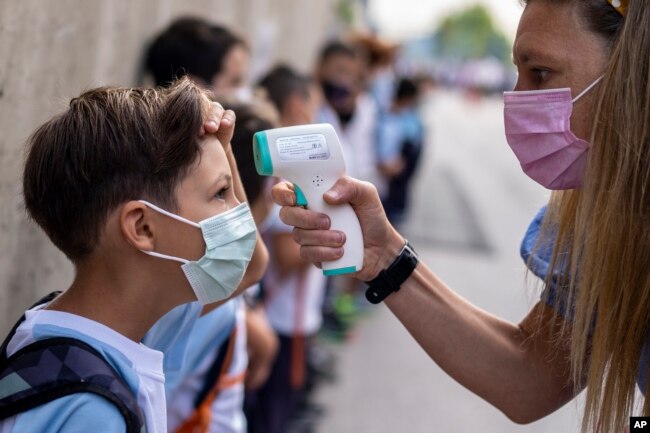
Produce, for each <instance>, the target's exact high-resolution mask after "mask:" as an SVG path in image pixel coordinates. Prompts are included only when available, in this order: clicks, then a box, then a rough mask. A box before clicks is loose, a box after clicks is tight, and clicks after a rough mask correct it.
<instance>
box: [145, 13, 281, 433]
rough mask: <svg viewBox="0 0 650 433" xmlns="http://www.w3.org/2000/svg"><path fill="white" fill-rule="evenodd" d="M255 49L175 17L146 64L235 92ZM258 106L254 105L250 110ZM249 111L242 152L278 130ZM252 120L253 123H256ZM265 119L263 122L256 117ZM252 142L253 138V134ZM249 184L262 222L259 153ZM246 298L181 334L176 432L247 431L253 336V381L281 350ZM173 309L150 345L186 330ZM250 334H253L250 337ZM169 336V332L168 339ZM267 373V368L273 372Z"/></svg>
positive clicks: (206, 314)
mask: <svg viewBox="0 0 650 433" xmlns="http://www.w3.org/2000/svg"><path fill="white" fill-rule="evenodd" d="M247 58H248V52H247V50H246V46H245V43H244V42H243V41H242V40H241V39H239V38H238V37H236V36H235V35H233V34H232V33H231V32H229V31H228V30H227V29H225V28H223V27H220V26H215V25H213V24H211V23H209V22H206V21H205V20H202V19H200V18H181V19H179V20H176V21H175V22H173V23H172V24H171V25H170V26H169V27H168V28H167V29H166V30H165V31H163V32H162V33H161V34H160V35H159V36H158V37H157V38H156V39H155V40H154V42H153V43H152V45H151V47H150V48H149V50H148V52H147V59H146V61H145V63H146V65H147V66H148V69H149V71H150V72H151V74H152V75H153V76H154V78H155V80H156V82H157V83H158V84H165V83H166V82H167V81H168V80H170V79H171V77H173V75H174V74H177V73H179V74H180V73H182V74H186V75H187V76H188V77H190V78H191V79H192V80H193V81H195V82H196V83H197V84H200V85H203V86H206V87H210V88H211V89H212V90H213V91H214V92H215V93H218V94H221V95H230V96H232V95H233V94H235V93H238V92H237V89H239V88H241V87H242V86H243V85H244V84H245V77H246V72H247V71H246V69H247ZM249 111H250V110H249ZM240 114H242V115H244V119H243V121H244V123H246V124H249V127H246V126H245V125H244V126H241V127H238V128H237V129H236V131H235V137H234V139H233V141H234V142H235V143H236V144H235V145H234V146H233V147H234V152H236V153H238V152H242V151H243V150H246V149H250V150H251V152H252V134H253V133H254V132H255V131H253V132H251V131H250V127H254V126H255V125H261V126H264V127H272V126H271V124H270V123H269V122H265V121H264V120H263V119H262V118H261V117H259V116H256V115H253V114H247V113H244V112H243V111H242V113H240ZM251 119H252V120H251ZM255 119H257V120H255ZM247 134H250V140H248V142H247V143H246V136H247ZM242 157H243V161H242V162H241V163H243V165H242V168H243V169H246V168H247V169H248V170H244V175H245V176H246V177H245V181H244V183H245V185H246V186H245V187H246V189H247V192H249V193H250V194H251V197H250V198H251V200H252V202H251V206H253V214H254V216H255V219H256V221H257V222H258V223H259V222H260V221H262V220H263V219H264V217H265V215H264V214H265V212H266V209H265V207H264V203H261V202H260V201H259V200H258V199H257V197H258V196H260V193H259V192H260V190H261V182H262V178H260V177H259V176H257V174H256V173H255V176H254V177H253V176H250V172H251V169H252V170H253V172H255V171H254V168H251V167H252V166H253V158H252V155H251V156H250V157H246V155H244V156H242ZM245 310H246V308H245V306H244V303H243V301H242V299H233V300H230V301H229V302H227V303H226V304H224V305H221V306H219V307H218V308H205V309H204V310H203V315H202V316H201V318H200V319H199V320H198V321H197V322H196V323H195V324H194V325H193V327H192V328H191V329H192V334H191V336H190V337H189V341H188V339H187V337H185V338H182V337H178V338H176V339H175V340H176V341H175V342H174V343H173V344H172V345H169V344H167V346H166V347H169V346H171V347H173V348H172V349H170V350H167V351H166V352H168V353H169V356H168V359H169V362H168V363H166V373H167V375H168V377H169V380H168V381H167V383H166V386H165V387H166V391H167V395H168V400H169V401H168V406H169V420H168V421H169V428H170V431H181V432H182V431H193V429H194V428H197V427H198V428H200V429H202V430H201V431H210V432H211V431H220V432H233V433H241V432H244V431H246V423H245V419H244V417H243V413H242V405H243V394H244V391H243V389H244V384H243V376H244V373H245V372H246V369H247V365H248V363H249V357H248V356H247V355H248V354H247V347H246V346H247V340H250V343H251V344H250V345H249V347H248V353H250V355H251V356H250V364H251V365H250V367H251V368H250V375H249V380H248V384H249V385H250V386H259V383H260V382H263V381H264V380H265V375H266V374H268V370H270V366H269V364H270V360H271V359H272V358H273V357H274V355H275V346H276V345H277V343H276V342H275V337H274V335H273V333H272V331H271V330H270V328H269V327H268V325H267V324H266V322H265V317H264V316H263V315H261V314H260V313H259V311H257V312H252V314H248V315H247V314H246V311H245ZM173 313H175V312H172V314H170V315H168V316H166V317H165V318H164V320H162V321H160V322H159V323H157V326H156V328H157V329H154V330H153V331H155V332H152V333H151V339H150V340H148V341H147V343H150V344H152V345H153V346H156V345H157V344H158V343H157V341H165V340H169V335H170V334H171V335H173V333H174V330H175V329H179V328H181V327H182V326H181V324H182V322H183V318H182V315H180V314H176V315H174V314H173ZM247 332H252V333H253V334H252V335H250V336H248V337H249V338H247ZM161 336H162V337H161ZM265 372H266V373H265Z"/></svg>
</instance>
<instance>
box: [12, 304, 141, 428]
mask: <svg viewBox="0 0 650 433" xmlns="http://www.w3.org/2000/svg"><path fill="white" fill-rule="evenodd" d="M57 295H58V292H57V293H51V294H50V295H48V296H46V297H45V298H43V299H41V301H39V302H38V303H36V304H35V305H34V307H35V306H37V305H40V304H43V303H46V302H49V301H51V300H52V299H54V298H55V297H56V296H57ZM34 307H32V308H34ZM24 320H25V316H24V315H23V317H22V318H21V319H20V320H19V321H18V322H17V323H16V325H15V326H14V327H13V329H12V330H11V332H10V333H9V336H8V337H7V338H6V340H5V341H4V343H3V344H2V346H0V420H3V419H6V418H9V417H11V416H14V415H17V414H19V413H21V412H26V411H28V410H30V409H33V408H35V407H38V406H40V405H43V404H45V403H49V402H51V401H53V400H56V399H58V398H61V397H65V396H68V395H72V394H75V393H80V392H88V393H92V394H96V395H99V396H101V397H104V398H105V399H107V400H108V401H109V402H111V403H112V404H113V405H115V407H117V409H118V410H119V412H120V413H121V414H122V416H123V417H124V421H125V423H126V427H127V430H126V431H127V433H144V432H145V431H146V430H145V423H144V416H143V415H142V411H141V410H140V407H139V406H138V402H137V398H136V396H134V395H133V392H132V391H131V389H130V388H129V386H128V385H127V384H126V382H125V381H124V379H123V378H122V377H121V376H120V375H119V373H118V372H117V371H115V369H114V368H113V367H112V366H111V365H110V364H109V363H108V361H106V359H104V357H103V356H102V355H101V354H100V353H99V352H98V351H97V350H95V349H94V348H93V347H91V346H90V345H88V344H86V343H84V342H83V341H80V340H77V339H75V338H67V337H55V338H47V339H44V340H39V341H36V342H34V343H31V344H28V345H27V346H25V347H23V348H22V349H20V350H18V351H17V352H16V353H14V354H12V355H11V356H9V357H7V345H8V343H9V341H11V339H12V338H13V336H14V334H15V332H16V329H18V327H19V326H20V324H21V323H22V322H23V321H24Z"/></svg>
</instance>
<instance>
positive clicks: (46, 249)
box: [0, 0, 336, 335]
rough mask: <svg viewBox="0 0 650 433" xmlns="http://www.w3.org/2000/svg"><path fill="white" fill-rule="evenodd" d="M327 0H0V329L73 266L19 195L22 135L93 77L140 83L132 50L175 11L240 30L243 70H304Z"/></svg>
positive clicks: (327, 23) (329, 11) (330, 24)
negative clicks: (246, 65) (247, 64)
mask: <svg viewBox="0 0 650 433" xmlns="http://www.w3.org/2000/svg"><path fill="white" fill-rule="evenodd" d="M334 3H335V1H334V0H56V1H45V0H0V335H4V334H5V333H6V332H7V330H8V329H9V327H10V325H11V324H12V323H13V322H14V321H15V320H16V319H17V318H18V317H19V316H20V314H21V313H22V311H23V310H24V309H25V308H26V307H27V306H28V305H29V304H30V303H32V302H33V301H34V300H35V299H36V298H37V297H38V296H40V295H41V294H45V293H48V292H50V291H52V290H60V289H65V288H66V287H67V286H68V284H69V283H70V281H71V279H72V277H73V270H72V267H71V266H70V264H69V263H68V261H67V260H66V259H65V257H64V256H63V255H62V254H60V253H59V252H58V250H56V248H54V247H53V246H52V245H51V243H50V242H49V240H48V239H47V238H46V237H45V236H44V234H43V233H42V232H41V230H40V229H39V228H38V227H36V226H35V225H33V224H32V223H30V222H29V221H28V220H27V218H26V216H25V212H24V209H23V204H22V198H21V181H20V179H21V171H22V164H23V158H24V152H23V144H24V142H25V140H26V139H27V137H28V136H29V134H30V133H31V132H32V131H33V130H34V129H35V128H36V127H37V126H38V125H39V124H41V123H42V122H44V121H45V120H47V119H48V118H49V117H51V116H52V115H53V114H55V113H56V112H58V111H61V110H62V109H64V107H65V106H66V104H67V101H68V100H69V98H71V97H73V96H75V95H77V94H79V93H80V92H81V91H82V90H84V89H86V88H92V87H96V86H98V85H136V84H137V83H139V82H141V78H142V77H141V73H140V57H141V54H142V51H143V47H144V46H145V44H146V43H147V41H149V40H150V39H151V38H152V36H153V35H155V34H156V33H157V32H158V31H159V30H161V29H162V28H164V27H165V26H166V25H167V24H168V23H169V22H170V20H172V19H173V18H175V17H177V16H179V15H198V16H201V17H205V18H207V19H210V20H213V21H215V22H217V23H221V24H225V25H227V26H229V27H230V28H232V29H234V30H236V31H237V32H238V33H240V34H241V35H243V36H244V37H246V38H247V39H248V41H249V43H250V45H251V49H252V52H253V63H252V68H253V73H254V74H255V73H258V74H259V73H261V72H262V71H263V69H264V68H265V67H268V66H269V65H271V64H272V63H273V62H274V61H276V60H282V61H287V62H289V63H291V64H293V65H294V66H296V67H298V68H300V69H302V70H308V69H309V68H310V67H311V64H312V62H313V59H314V54H315V53H316V50H317V48H318V46H319V44H320V43H321V42H322V41H323V39H325V38H326V37H327V36H328V35H329V34H330V33H331V32H332V30H333V29H335V28H336V27H335V26H336V25H335V19H334V6H333V4H334Z"/></svg>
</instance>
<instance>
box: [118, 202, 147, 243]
mask: <svg viewBox="0 0 650 433" xmlns="http://www.w3.org/2000/svg"><path fill="white" fill-rule="evenodd" d="M147 210H148V209H147V206H146V205H145V204H143V203H140V202H139V201H130V202H128V203H126V204H124V206H122V210H121V211H120V221H119V223H120V231H121V232H122V236H124V239H126V241H127V242H128V243H130V244H131V245H133V247H134V248H136V249H138V250H142V251H153V250H154V249H155V240H154V226H155V224H154V221H153V219H152V218H151V212H147Z"/></svg>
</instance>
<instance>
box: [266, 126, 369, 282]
mask: <svg viewBox="0 0 650 433" xmlns="http://www.w3.org/2000/svg"><path fill="white" fill-rule="evenodd" d="M253 154H254V158H255V167H256V168H257V172H258V173H259V174H261V175H263V176H277V177H281V178H283V179H286V180H288V181H289V182H291V183H293V186H294V191H295V193H296V204H297V205H298V206H307V207H308V208H309V209H311V210H313V211H316V212H320V213H324V214H326V215H328V216H329V218H330V221H331V226H330V228H331V230H337V231H341V232H344V233H345V239H346V241H345V245H344V246H343V249H344V253H343V257H341V258H340V259H338V260H335V261H332V262H324V263H323V273H324V274H325V275H328V276H332V275H343V274H350V273H354V272H357V271H359V270H361V268H362V267H363V237H362V236H361V226H360V225H359V220H358V218H357V215H356V214H355V213H354V210H353V209H352V207H351V206H350V205H349V204H344V205H338V206H332V205H329V204H327V203H325V201H324V200H323V194H324V193H325V192H326V191H327V190H329V189H330V188H331V187H332V186H333V185H334V183H335V182H336V181H337V180H338V179H339V178H341V177H342V176H345V174H346V171H345V160H344V159H343V152H342V150H341V144H340V142H339V139H338V137H337V135H336V131H334V128H333V127H332V125H329V124H318V125H301V126H291V127H288V128H277V129H269V130H266V131H261V132H258V133H256V134H255V136H254V137H253Z"/></svg>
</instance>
